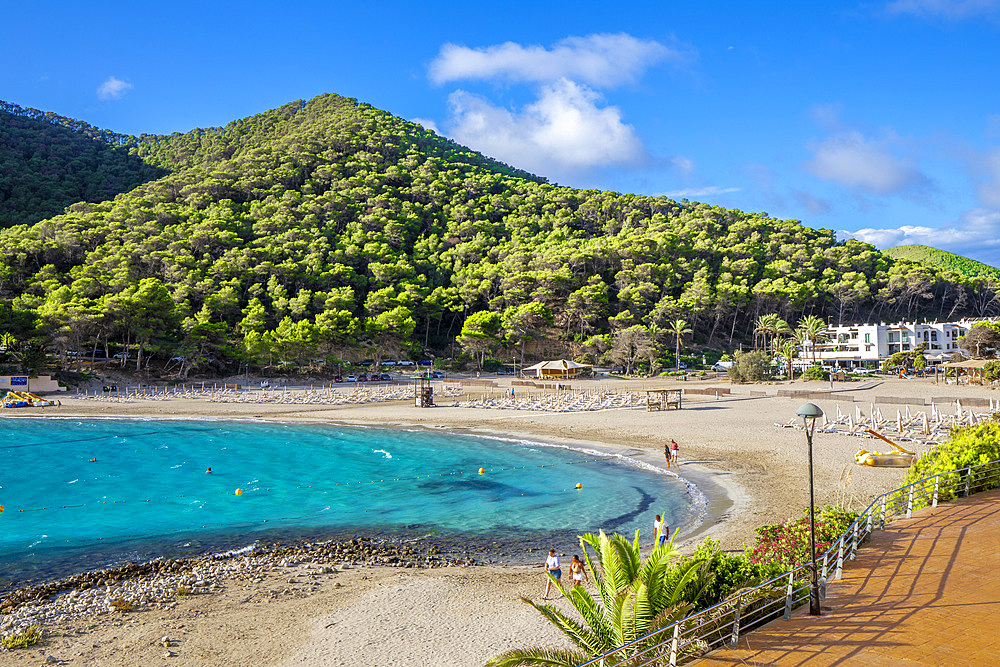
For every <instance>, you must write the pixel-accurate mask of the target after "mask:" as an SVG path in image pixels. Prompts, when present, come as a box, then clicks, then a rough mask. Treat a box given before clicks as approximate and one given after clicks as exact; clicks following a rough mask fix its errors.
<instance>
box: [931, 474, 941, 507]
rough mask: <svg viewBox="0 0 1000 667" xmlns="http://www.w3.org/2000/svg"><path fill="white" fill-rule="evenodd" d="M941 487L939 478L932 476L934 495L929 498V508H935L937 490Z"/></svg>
mask: <svg viewBox="0 0 1000 667" xmlns="http://www.w3.org/2000/svg"><path fill="white" fill-rule="evenodd" d="M940 487H941V477H940V476H939V475H935V476H934V495H933V496H932V497H931V507H937V500H938V489H939V488H940Z"/></svg>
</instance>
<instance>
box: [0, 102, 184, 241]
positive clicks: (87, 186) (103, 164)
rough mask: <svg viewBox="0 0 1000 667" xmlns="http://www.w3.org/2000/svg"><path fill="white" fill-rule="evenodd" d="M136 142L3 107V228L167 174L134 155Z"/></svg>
mask: <svg viewBox="0 0 1000 667" xmlns="http://www.w3.org/2000/svg"><path fill="white" fill-rule="evenodd" d="M131 144H134V138H133V137H129V136H126V135H121V134H116V133H114V132H109V131H107V130H101V129H99V128H96V127H93V126H92V125H88V124H87V123H84V122H82V121H78V120H73V119H72V118H66V117H64V116H59V115H57V114H54V113H51V112H45V111H39V110H37V109H25V108H22V107H19V106H17V105H16V104H10V103H8V102H0V227H9V226H11V225H16V224H33V223H35V222H38V221H39V220H42V219H44V218H48V217H51V216H53V215H56V214H59V213H62V212H63V209H64V208H66V207H67V206H69V205H70V204H73V203H75V202H79V201H88V202H99V201H104V200H106V199H112V198H114V196H115V195H117V194H119V193H122V192H128V191H129V190H131V189H132V188H134V187H136V186H137V185H139V184H140V183H144V182H146V181H150V180H153V179H156V178H159V177H161V176H163V175H164V174H166V173H167V172H166V171H165V170H164V169H160V168H157V167H155V166H153V165H151V164H146V163H145V162H144V161H143V160H142V159H140V158H139V157H137V156H136V155H134V154H130V153H129V147H130V145H131Z"/></svg>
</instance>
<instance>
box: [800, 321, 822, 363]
mask: <svg viewBox="0 0 1000 667" xmlns="http://www.w3.org/2000/svg"><path fill="white" fill-rule="evenodd" d="M799 332H800V333H801V337H802V342H803V343H804V342H806V341H809V342H810V344H811V345H810V347H812V360H813V364H814V365H815V363H816V345H817V344H818V343H821V342H823V341H825V340H827V335H826V323H825V322H824V321H823V320H821V319H820V318H818V317H816V316H815V315H807V316H806V317H803V318H802V319H801V320H799Z"/></svg>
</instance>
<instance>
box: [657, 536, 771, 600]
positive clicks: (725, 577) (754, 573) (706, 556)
mask: <svg viewBox="0 0 1000 667" xmlns="http://www.w3.org/2000/svg"><path fill="white" fill-rule="evenodd" d="M697 561H703V562H704V563H706V565H705V567H706V569H707V571H708V572H711V573H712V579H711V582H710V583H709V584H708V585H707V586H704V587H703V588H695V587H694V585H693V584H689V586H688V588H687V589H685V591H684V595H683V599H684V601H685V602H690V603H692V604H693V605H694V606H695V607H694V608H695V609H705V608H707V607H711V606H712V605H714V604H717V603H719V602H721V601H722V600H725V599H726V598H727V597H729V596H730V595H732V594H733V593H735V592H736V591H738V590H740V589H742V588H748V587H753V586H756V585H757V584H759V583H761V582H762V581H766V580H768V579H770V578H771V577H775V576H777V575H779V574H781V572H782V571H783V570H782V568H781V567H780V566H778V565H775V564H773V563H770V562H760V563H753V562H751V561H750V559H749V558H748V557H747V555H746V554H744V553H727V552H724V551H720V550H719V542H718V541H717V540H713V539H712V538H706V539H705V541H703V542H701V543H700V544H699V545H698V546H696V547H695V549H694V553H692V554H691V555H690V556H685V557H683V558H681V559H680V560H678V561H677V562H676V563H674V564H673V565H671V566H670V567H669V568H668V569H667V571H666V573H665V574H664V581H666V582H667V583H668V584H669V585H671V586H673V585H674V584H675V583H676V580H678V579H679V578H680V577H681V576H682V574H683V572H684V571H685V569H686V568H687V566H688V565H689V564H690V563H692V562H697ZM692 598H693V599H692Z"/></svg>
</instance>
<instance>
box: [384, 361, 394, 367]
mask: <svg viewBox="0 0 1000 667" xmlns="http://www.w3.org/2000/svg"><path fill="white" fill-rule="evenodd" d="M382 365H383V366H395V365H396V362H395V361H383V362H382Z"/></svg>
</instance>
